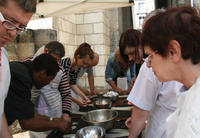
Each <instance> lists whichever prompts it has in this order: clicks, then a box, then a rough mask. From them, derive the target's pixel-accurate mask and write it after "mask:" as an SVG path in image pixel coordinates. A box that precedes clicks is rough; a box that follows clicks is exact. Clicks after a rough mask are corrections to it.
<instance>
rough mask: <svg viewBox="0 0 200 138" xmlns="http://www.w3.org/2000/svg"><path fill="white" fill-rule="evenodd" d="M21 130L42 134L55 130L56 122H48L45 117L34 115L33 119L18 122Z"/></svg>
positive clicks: (48, 119) (47, 118)
mask: <svg viewBox="0 0 200 138" xmlns="http://www.w3.org/2000/svg"><path fill="white" fill-rule="evenodd" d="M19 123H20V125H21V127H22V129H23V130H31V131H36V132H42V131H47V130H53V129H55V130H57V129H58V126H57V120H56V119H54V120H50V118H49V117H47V116H42V115H39V114H35V117H34V118H29V119H24V120H20V121H19Z"/></svg>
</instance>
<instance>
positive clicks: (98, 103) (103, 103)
mask: <svg viewBox="0 0 200 138" xmlns="http://www.w3.org/2000/svg"><path fill="white" fill-rule="evenodd" d="M94 105H95V107H96V108H97V109H109V108H111V106H112V101H111V99H106V98H97V99H96V100H95V102H94Z"/></svg>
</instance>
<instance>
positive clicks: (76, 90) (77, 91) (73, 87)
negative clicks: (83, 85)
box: [71, 84, 87, 100]
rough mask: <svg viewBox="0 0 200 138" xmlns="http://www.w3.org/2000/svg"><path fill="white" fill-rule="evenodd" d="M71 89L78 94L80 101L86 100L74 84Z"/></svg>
mask: <svg viewBox="0 0 200 138" xmlns="http://www.w3.org/2000/svg"><path fill="white" fill-rule="evenodd" d="M71 88H72V90H73V91H74V92H75V93H76V94H78V95H79V96H80V97H81V98H82V99H84V100H86V99H87V96H86V95H85V94H84V93H82V92H81V90H80V89H79V88H78V86H77V85H76V84H75V85H71Z"/></svg>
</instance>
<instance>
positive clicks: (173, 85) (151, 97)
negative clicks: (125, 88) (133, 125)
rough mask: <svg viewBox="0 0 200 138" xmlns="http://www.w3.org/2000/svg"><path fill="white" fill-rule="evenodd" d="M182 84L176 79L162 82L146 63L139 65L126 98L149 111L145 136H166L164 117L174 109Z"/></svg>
mask: <svg viewBox="0 0 200 138" xmlns="http://www.w3.org/2000/svg"><path fill="white" fill-rule="evenodd" d="M182 86H183V85H182V84H181V83H179V82H176V81H170V82H165V83H162V82H160V81H158V79H157V77H156V76H155V74H154V73H153V72H152V69H151V68H148V67H147V66H146V63H144V64H143V65H142V66H141V68H140V72H139V74H138V76H137V79H136V81H135V84H134V86H133V88H132V90H131V92H130V94H129V96H128V98H127V99H128V101H129V102H131V103H133V104H134V105H135V106H137V107H138V108H140V109H143V110H146V111H150V117H149V120H148V124H147V126H146V129H145V138H166V134H165V132H166V118H167V117H168V116H169V114H171V113H172V112H173V111H174V110H175V109H176V101H177V97H178V95H179V90H180V88H181V87H182Z"/></svg>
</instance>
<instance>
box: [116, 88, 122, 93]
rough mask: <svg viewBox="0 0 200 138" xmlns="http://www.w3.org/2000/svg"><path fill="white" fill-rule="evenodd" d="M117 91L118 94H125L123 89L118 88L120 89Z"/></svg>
mask: <svg viewBox="0 0 200 138" xmlns="http://www.w3.org/2000/svg"><path fill="white" fill-rule="evenodd" d="M115 91H116V92H118V93H119V94H123V91H122V89H120V88H118V87H117V88H116V89H115Z"/></svg>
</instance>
